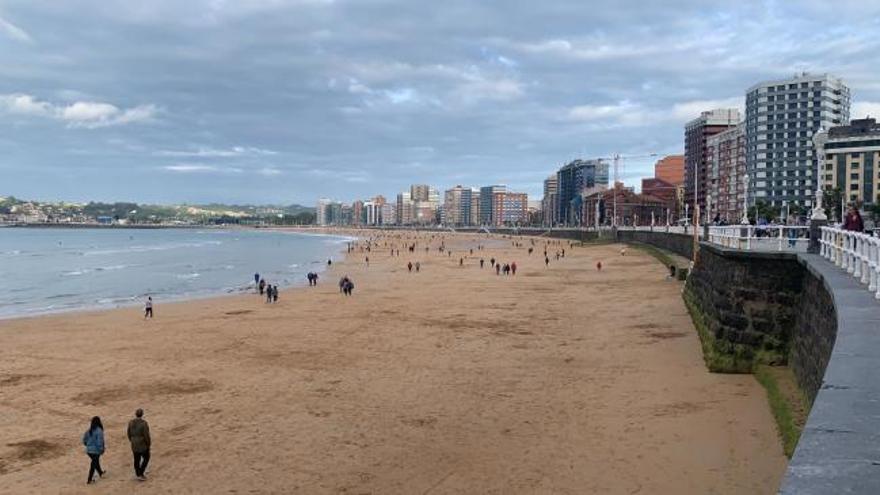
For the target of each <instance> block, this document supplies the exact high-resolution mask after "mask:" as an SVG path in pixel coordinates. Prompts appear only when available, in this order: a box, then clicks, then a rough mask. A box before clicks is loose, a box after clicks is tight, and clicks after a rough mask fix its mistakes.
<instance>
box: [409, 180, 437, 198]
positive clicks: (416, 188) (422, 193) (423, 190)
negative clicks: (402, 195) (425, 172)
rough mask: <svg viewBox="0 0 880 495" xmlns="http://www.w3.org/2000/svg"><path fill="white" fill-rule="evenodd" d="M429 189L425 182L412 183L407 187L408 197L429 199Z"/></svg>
mask: <svg viewBox="0 0 880 495" xmlns="http://www.w3.org/2000/svg"><path fill="white" fill-rule="evenodd" d="M431 189H433V188H432V187H431V186H429V185H427V184H413V185H411V186H410V187H409V194H410V198H411V199H412V200H413V201H429V200H430V199H429V198H430V195H431Z"/></svg>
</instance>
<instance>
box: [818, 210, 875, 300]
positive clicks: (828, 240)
mask: <svg viewBox="0 0 880 495" xmlns="http://www.w3.org/2000/svg"><path fill="white" fill-rule="evenodd" d="M819 243H820V248H819V254H820V255H822V256H823V257H824V258H825V259H827V260H828V261H830V262H832V263H834V264H835V265H837V266H839V267H840V268H841V269H842V270H846V272H847V273H849V274H851V275H852V276H853V277H855V278H856V279H857V280H858V281H859V282H861V283H862V284H866V285H867V286H868V290H869V291H871V292H873V293H874V297H875V298H877V299H880V238H878V237H873V236H871V235H868V234H863V233H861V232H853V231H849V230H843V229H839V228H836V227H822V234H821V236H820V238H819Z"/></svg>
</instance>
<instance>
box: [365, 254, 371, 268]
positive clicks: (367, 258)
mask: <svg viewBox="0 0 880 495" xmlns="http://www.w3.org/2000/svg"><path fill="white" fill-rule="evenodd" d="M365 260H366V262H367V268H369V267H370V257H369V256H367V257H366V258H365Z"/></svg>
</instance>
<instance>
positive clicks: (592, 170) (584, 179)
mask: <svg viewBox="0 0 880 495" xmlns="http://www.w3.org/2000/svg"><path fill="white" fill-rule="evenodd" d="M607 187H608V164H607V163H606V162H604V161H602V160H574V161H573V162H571V163H568V164H566V165H565V166H563V167H562V168H560V169H559V171H558V172H556V188H557V189H556V190H557V199H556V221H557V222H558V223H564V224H567V225H579V224H580V223H581V203H582V194H583V192H584V191H586V190H588V189H592V188H600V189H602V188H607Z"/></svg>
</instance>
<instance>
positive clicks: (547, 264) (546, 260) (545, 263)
mask: <svg viewBox="0 0 880 495" xmlns="http://www.w3.org/2000/svg"><path fill="white" fill-rule="evenodd" d="M544 266H545V267H547V268H549V267H550V258H548V257H547V255H546V254H545V255H544Z"/></svg>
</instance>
